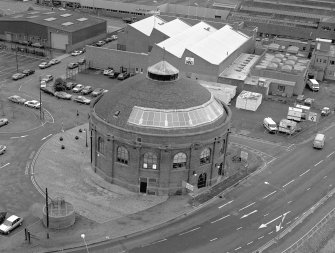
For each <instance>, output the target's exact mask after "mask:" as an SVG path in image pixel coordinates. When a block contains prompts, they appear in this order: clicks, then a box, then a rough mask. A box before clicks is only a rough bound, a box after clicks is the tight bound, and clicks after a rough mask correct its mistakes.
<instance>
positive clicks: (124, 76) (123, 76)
mask: <svg viewBox="0 0 335 253" xmlns="http://www.w3.org/2000/svg"><path fill="white" fill-rule="evenodd" d="M129 76H130V74H129V73H127V72H123V73H120V74H119V75H118V76H117V79H118V80H125V79H127V78H128V77H129Z"/></svg>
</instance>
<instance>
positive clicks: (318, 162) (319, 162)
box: [314, 160, 323, 167]
mask: <svg viewBox="0 0 335 253" xmlns="http://www.w3.org/2000/svg"><path fill="white" fill-rule="evenodd" d="M322 162H323V160H321V161H320V162H318V163H316V164H314V167H316V166H318V165H319V164H320V163H322Z"/></svg>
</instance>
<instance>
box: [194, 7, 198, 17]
mask: <svg viewBox="0 0 335 253" xmlns="http://www.w3.org/2000/svg"><path fill="white" fill-rule="evenodd" d="M194 5H195V6H197V8H196V9H195V17H196V19H198V7H199V4H198V3H194Z"/></svg>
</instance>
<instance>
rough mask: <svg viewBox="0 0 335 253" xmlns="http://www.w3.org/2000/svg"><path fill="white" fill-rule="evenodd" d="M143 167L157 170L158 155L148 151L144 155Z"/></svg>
mask: <svg viewBox="0 0 335 253" xmlns="http://www.w3.org/2000/svg"><path fill="white" fill-rule="evenodd" d="M143 168H144V169H154V170H157V156H156V155H155V154H154V153H152V152H147V153H145V154H144V156H143Z"/></svg>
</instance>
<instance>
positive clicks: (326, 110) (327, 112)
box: [321, 107, 330, 116]
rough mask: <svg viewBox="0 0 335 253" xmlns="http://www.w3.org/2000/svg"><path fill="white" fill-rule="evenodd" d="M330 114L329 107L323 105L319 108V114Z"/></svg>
mask: <svg viewBox="0 0 335 253" xmlns="http://www.w3.org/2000/svg"><path fill="white" fill-rule="evenodd" d="M329 114H330V108H329V107H323V108H322V110H321V116H328V115H329Z"/></svg>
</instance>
